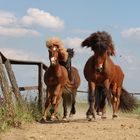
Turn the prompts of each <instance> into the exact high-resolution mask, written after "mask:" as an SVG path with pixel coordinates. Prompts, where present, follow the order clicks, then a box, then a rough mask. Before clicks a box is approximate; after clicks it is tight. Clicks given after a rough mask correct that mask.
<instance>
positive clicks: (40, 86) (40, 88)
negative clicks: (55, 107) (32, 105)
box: [38, 63, 44, 113]
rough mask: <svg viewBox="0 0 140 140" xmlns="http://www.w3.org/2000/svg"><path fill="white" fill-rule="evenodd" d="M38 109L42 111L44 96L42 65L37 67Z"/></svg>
mask: <svg viewBox="0 0 140 140" xmlns="http://www.w3.org/2000/svg"><path fill="white" fill-rule="evenodd" d="M38 91H39V94H38V109H39V110H40V111H41V113H43V111H44V94H43V64H42V63H40V64H39V65H38Z"/></svg>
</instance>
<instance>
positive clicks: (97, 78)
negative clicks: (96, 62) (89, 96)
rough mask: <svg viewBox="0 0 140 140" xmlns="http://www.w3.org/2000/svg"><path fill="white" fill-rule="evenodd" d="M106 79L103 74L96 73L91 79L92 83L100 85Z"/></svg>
mask: <svg viewBox="0 0 140 140" xmlns="http://www.w3.org/2000/svg"><path fill="white" fill-rule="evenodd" d="M105 79H106V76H105V75H104V74H103V73H96V72H95V74H94V75H93V77H92V81H94V82H96V83H101V82H103V81H104V80H105Z"/></svg>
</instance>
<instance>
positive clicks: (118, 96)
mask: <svg viewBox="0 0 140 140" xmlns="http://www.w3.org/2000/svg"><path fill="white" fill-rule="evenodd" d="M120 95H121V88H117V102H116V113H118V109H119V105H120Z"/></svg>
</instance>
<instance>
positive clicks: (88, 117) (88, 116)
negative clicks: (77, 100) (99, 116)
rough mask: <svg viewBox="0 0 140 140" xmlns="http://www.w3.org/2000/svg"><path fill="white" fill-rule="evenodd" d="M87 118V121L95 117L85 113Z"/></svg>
mask: <svg viewBox="0 0 140 140" xmlns="http://www.w3.org/2000/svg"><path fill="white" fill-rule="evenodd" d="M87 120H88V121H95V117H93V116H92V115H87Z"/></svg>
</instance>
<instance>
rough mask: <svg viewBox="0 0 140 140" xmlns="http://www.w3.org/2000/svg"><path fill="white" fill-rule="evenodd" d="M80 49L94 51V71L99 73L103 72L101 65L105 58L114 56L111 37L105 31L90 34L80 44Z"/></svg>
mask: <svg viewBox="0 0 140 140" xmlns="http://www.w3.org/2000/svg"><path fill="white" fill-rule="evenodd" d="M81 45H82V47H85V46H87V47H90V48H91V50H92V51H94V58H95V60H94V61H95V62H94V63H95V69H96V70H97V71H99V72H101V71H102V70H103V65H104V62H105V60H106V57H107V56H110V55H115V48H114V44H113V41H112V37H111V35H109V34H108V33H107V32H105V31H102V32H100V31H98V32H95V33H93V34H91V35H90V36H89V37H87V38H86V39H85V40H84V41H83V42H82V44H81Z"/></svg>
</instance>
